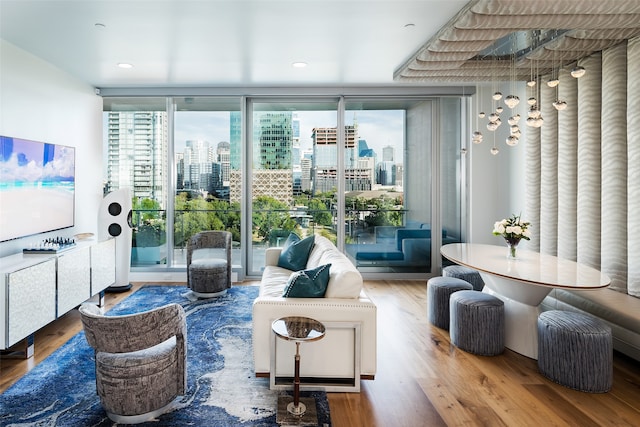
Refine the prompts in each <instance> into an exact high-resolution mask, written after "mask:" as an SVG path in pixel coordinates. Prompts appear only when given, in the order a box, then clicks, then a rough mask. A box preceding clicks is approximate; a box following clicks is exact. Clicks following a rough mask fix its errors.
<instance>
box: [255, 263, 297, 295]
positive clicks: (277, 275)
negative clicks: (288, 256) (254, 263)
mask: <svg viewBox="0 0 640 427" xmlns="http://www.w3.org/2000/svg"><path fill="white" fill-rule="evenodd" d="M290 276H291V270H288V269H286V268H282V267H278V266H276V265H268V266H266V267H265V268H264V270H263V272H262V280H261V282H260V296H261V297H278V298H281V297H282V293H283V292H284V287H285V286H286V284H287V280H289V277H290Z"/></svg>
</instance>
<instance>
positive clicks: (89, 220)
mask: <svg viewBox="0 0 640 427" xmlns="http://www.w3.org/2000/svg"><path fill="white" fill-rule="evenodd" d="M0 135H4V136H11V137H17V138H24V139H31V140H35V141H43V142H49V143H54V144H64V145H70V146H73V147H76V215H75V223H76V225H75V227H73V228H69V229H65V230H59V231H57V232H52V233H48V234H45V235H39V236H32V237H27V238H22V239H16V240H11V241H9V242H4V243H0V256H6V255H10V254H14V253H18V252H20V251H21V250H22V249H23V248H24V247H26V246H28V244H29V243H31V242H38V241H41V240H42V239H43V238H44V237H49V236H63V237H70V236H72V235H74V234H76V233H81V232H91V233H95V234H96V235H97V216H98V208H99V206H100V201H101V200H102V98H100V97H99V96H96V95H95V91H94V88H93V87H92V86H91V85H89V84H88V83H86V82H82V81H80V80H78V79H76V78H74V77H73V76H71V75H69V74H67V73H65V72H63V71H61V70H60V69H58V68H56V67H54V66H52V65H51V64H49V63H47V62H45V61H43V60H41V59H39V58H37V57H35V56H33V55H31V54H29V53H27V52H25V51H23V50H21V49H19V48H17V47H16V46H14V45H12V44H10V43H7V42H5V41H4V40H0Z"/></svg>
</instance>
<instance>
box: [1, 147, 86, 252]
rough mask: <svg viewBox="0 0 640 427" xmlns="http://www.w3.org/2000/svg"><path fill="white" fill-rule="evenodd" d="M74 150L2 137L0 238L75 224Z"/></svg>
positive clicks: (26, 234) (21, 235)
mask: <svg viewBox="0 0 640 427" xmlns="http://www.w3.org/2000/svg"><path fill="white" fill-rule="evenodd" d="M74 210H75V149H74V148H73V147H67V146H64V145H57V144H47V143H44V142H36V141H29V140H26V139H19V138H11V137H7V136H0V241H6V240H11V239H17V238H20V237H25V236H31V235H34V234H38V233H44V232H47V231H53V230H59V229H62V228H67V227H73V225H74Z"/></svg>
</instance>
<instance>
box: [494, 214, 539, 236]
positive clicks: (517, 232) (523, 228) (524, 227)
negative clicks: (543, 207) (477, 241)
mask: <svg viewBox="0 0 640 427" xmlns="http://www.w3.org/2000/svg"><path fill="white" fill-rule="evenodd" d="M530 226H531V223H530V222H529V221H525V220H523V219H522V218H520V215H517V216H516V215H511V216H510V217H509V218H505V219H503V220H500V221H496V222H495V223H494V224H493V234H494V235H496V236H502V237H504V238H505V239H524V240H530V238H531V231H530V230H529V227H530Z"/></svg>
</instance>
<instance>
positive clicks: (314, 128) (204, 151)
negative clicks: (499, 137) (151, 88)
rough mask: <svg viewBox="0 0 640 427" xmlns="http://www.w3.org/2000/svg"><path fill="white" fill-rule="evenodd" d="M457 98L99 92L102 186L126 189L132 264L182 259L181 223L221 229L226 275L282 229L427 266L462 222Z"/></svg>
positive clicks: (420, 268)
mask: <svg viewBox="0 0 640 427" xmlns="http://www.w3.org/2000/svg"><path fill="white" fill-rule="evenodd" d="M463 107H464V104H462V103H461V102H460V98H459V97H452V98H428V97H427V98H424V99H418V98H409V99H407V98H390V97H383V98H370V97H358V98H355V97H339V96H336V97H329V98H327V97H323V98H319V97H315V98H314V97H304V99H303V98H301V97H296V98H293V99H287V98H274V97H260V98H257V97H256V98H252V97H240V96H237V97H234V96H228V97H211V96H210V97H197V96H194V97H171V98H165V97H158V98H105V154H106V156H105V159H106V160H107V162H106V168H105V171H106V177H105V182H106V184H105V190H106V191H109V190H110V189H116V188H119V187H121V186H130V187H131V188H132V189H133V191H132V194H133V196H134V200H133V207H134V225H135V229H134V233H133V234H134V238H133V251H132V258H131V259H132V266H133V267H134V268H137V269H141V270H158V269H167V268H175V269H178V270H179V269H184V268H185V267H186V266H185V245H186V241H187V240H188V238H189V237H190V236H191V235H193V234H194V233H195V232H197V231H200V230H210V229H226V230H229V231H231V232H232V234H233V240H234V251H233V264H234V269H236V271H237V272H238V273H239V276H240V277H244V276H245V275H246V276H259V275H260V274H261V271H262V268H263V267H264V251H265V250H266V248H268V247H269V246H279V245H281V244H282V243H283V242H284V240H285V239H286V237H287V236H288V234H289V233H290V232H292V231H293V232H296V233H298V234H299V235H301V236H305V235H309V234H321V235H324V236H326V237H328V238H329V239H331V240H332V241H334V242H335V243H336V244H337V245H338V247H339V248H341V249H342V250H343V251H344V252H345V253H346V254H347V256H348V257H349V258H350V259H351V260H352V262H353V263H354V264H355V265H356V266H357V267H358V268H359V269H360V271H362V272H363V273H365V274H369V275H372V277H375V275H378V276H380V275H384V274H385V273H390V274H397V273H406V274H412V273H416V274H426V273H431V272H433V271H435V268H436V267H437V266H438V265H439V262H440V258H439V256H438V254H437V253H438V248H439V245H441V244H445V243H447V242H450V241H459V240H460V239H462V238H463V234H464V233H463V231H464V230H463V229H464V227H463V224H464V220H463V215H462V208H463V199H464V194H463V192H462V188H464V186H463V185H462V179H463V176H464V175H463V173H462V172H463V169H464V167H463V163H462V162H463V160H464V159H463V157H462V156H461V151H460V150H461V147H462V145H463V142H462V140H463V138H462V135H463V132H464V130H463V127H462V125H463V117H464V108H463ZM244 116H246V119H245V117H244ZM243 171H248V173H243ZM151 240H153V242H151ZM152 245H153V246H152ZM151 248H152V249H151Z"/></svg>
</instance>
